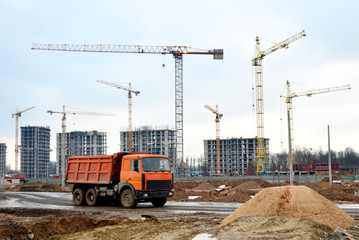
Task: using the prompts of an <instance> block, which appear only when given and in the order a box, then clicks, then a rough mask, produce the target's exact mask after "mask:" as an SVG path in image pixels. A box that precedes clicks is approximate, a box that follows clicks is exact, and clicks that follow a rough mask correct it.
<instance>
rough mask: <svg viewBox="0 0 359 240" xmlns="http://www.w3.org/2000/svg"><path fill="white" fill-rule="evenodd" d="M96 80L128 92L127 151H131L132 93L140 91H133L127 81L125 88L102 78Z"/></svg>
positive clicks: (136, 93)
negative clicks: (127, 85)
mask: <svg viewBox="0 0 359 240" xmlns="http://www.w3.org/2000/svg"><path fill="white" fill-rule="evenodd" d="M97 82H99V83H103V84H106V85H109V86H112V87H115V88H118V89H122V90H125V91H127V92H128V131H129V133H128V151H129V152H132V93H134V94H135V95H136V96H137V95H138V94H140V91H133V90H132V89H131V83H129V87H128V88H126V87H123V86H120V85H118V84H116V83H111V82H107V81H104V80H101V79H99V80H97Z"/></svg>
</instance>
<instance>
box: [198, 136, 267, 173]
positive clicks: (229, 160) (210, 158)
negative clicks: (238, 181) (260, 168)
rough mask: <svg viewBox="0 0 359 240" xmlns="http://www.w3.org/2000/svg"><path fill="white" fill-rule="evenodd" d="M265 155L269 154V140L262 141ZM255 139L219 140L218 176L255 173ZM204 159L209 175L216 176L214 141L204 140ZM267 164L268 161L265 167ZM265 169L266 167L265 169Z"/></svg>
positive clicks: (215, 148) (215, 146)
mask: <svg viewBox="0 0 359 240" xmlns="http://www.w3.org/2000/svg"><path fill="white" fill-rule="evenodd" d="M264 144H265V147H266V153H267V156H268V153H269V139H264ZM256 148H257V139H256V138H228V139H221V140H220V174H224V175H228V176H233V175H245V174H247V173H248V172H252V173H253V170H254V172H255V168H254V166H255V157H256ZM204 159H205V161H206V162H207V167H208V171H209V174H210V175H213V174H217V164H216V163H217V145H216V140H215V139H214V140H204ZM267 164H268V159H267V161H266V165H267ZM266 168H267V167H266Z"/></svg>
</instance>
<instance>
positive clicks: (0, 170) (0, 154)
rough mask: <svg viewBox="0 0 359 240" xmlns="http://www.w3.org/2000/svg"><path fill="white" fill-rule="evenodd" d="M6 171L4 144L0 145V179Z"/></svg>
mask: <svg viewBox="0 0 359 240" xmlns="http://www.w3.org/2000/svg"><path fill="white" fill-rule="evenodd" d="M5 169H6V144H5V143H0V178H1V176H4V174H5Z"/></svg>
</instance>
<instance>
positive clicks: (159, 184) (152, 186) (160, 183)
mask: <svg viewBox="0 0 359 240" xmlns="http://www.w3.org/2000/svg"><path fill="white" fill-rule="evenodd" d="M160 189H171V180H157V181H147V190H160Z"/></svg>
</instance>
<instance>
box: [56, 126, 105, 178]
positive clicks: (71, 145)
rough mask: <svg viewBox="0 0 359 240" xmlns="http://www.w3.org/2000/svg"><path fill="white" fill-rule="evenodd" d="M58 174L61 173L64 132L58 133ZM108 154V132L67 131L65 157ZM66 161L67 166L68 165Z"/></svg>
mask: <svg viewBox="0 0 359 240" xmlns="http://www.w3.org/2000/svg"><path fill="white" fill-rule="evenodd" d="M56 145H57V148H56V149H57V152H56V160H57V161H56V174H57V175H61V174H62V172H61V166H62V165H61V160H62V133H57V135H56ZM106 154H107V134H106V133H105V132H98V131H74V132H67V133H65V159H66V162H67V158H68V156H69V155H70V156H94V155H106ZM66 162H65V166H66Z"/></svg>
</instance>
